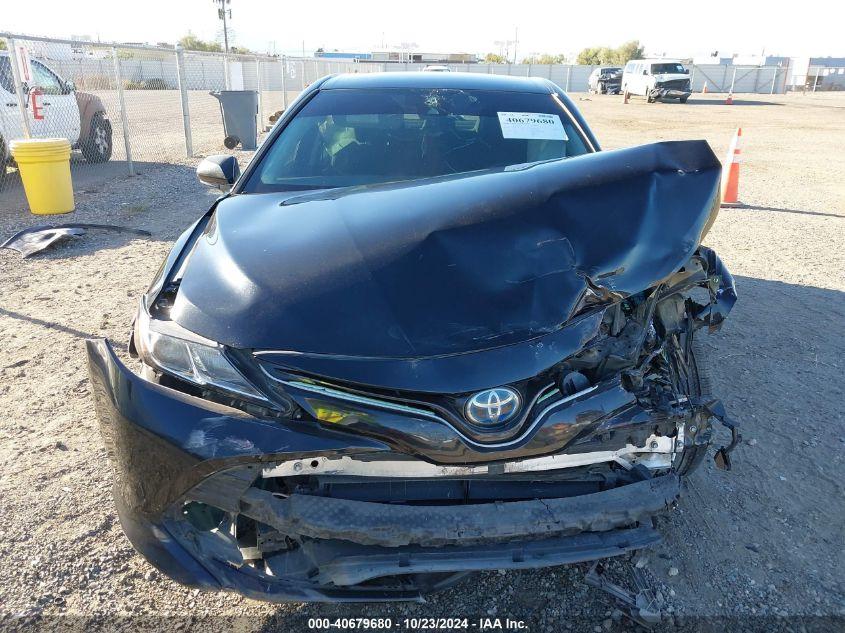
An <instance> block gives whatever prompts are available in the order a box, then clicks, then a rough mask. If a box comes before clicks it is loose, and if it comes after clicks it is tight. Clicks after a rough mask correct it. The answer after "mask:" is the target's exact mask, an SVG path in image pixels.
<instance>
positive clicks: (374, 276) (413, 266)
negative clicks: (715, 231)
mask: <svg viewBox="0 0 845 633" xmlns="http://www.w3.org/2000/svg"><path fill="white" fill-rule="evenodd" d="M720 170H721V167H720V164H719V161H718V160H717V159H716V157H715V156H714V154H713V152H712V150H711V149H710V146H709V145H708V144H707V143H706V142H704V141H682V142H667V143H656V144H652V145H644V146H641V147H634V148H630V149H623V150H617V151H603V152H598V153H595V154H589V155H586V156H581V157H577V158H570V159H565V160H557V161H551V162H546V163H539V164H533V165H530V166H523V167H517V168H514V167H511V168H506V169H502V170H496V171H489V172H475V173H473V174H464V175H460V176H454V177H446V178H438V179H431V180H422V181H413V182H408V183H401V184H393V185H380V186H373V187H363V188H351V189H343V190H330V191H324V192H318V193H316V194H310V195H299V196H296V197H291V195H290V194H260V195H258V194H250V195H235V196H231V197H229V198H227V199H225V200H223V201H221V202H220V203H219V205H218V207H217V209H216V211H215V213H214V215H213V217H212V219H211V221H210V222H209V225H208V226H207V227H206V230H205V231H204V233H203V234H202V235H201V236H200V237H199V238H198V240H197V242H196V244H195V246H194V248H193V252H192V253H191V254H190V257H189V259H188V262H187V265H186V267H185V269H184V272H183V276H182V280H181V285H180V289H179V293H178V295H177V298H176V301H175V304H174V306H173V310H172V312H171V317H172V318H173V319H174V320H176V321H177V322H178V323H179V324H180V325H182V326H184V327H186V328H188V329H189V330H192V331H194V332H196V333H198V334H201V335H202V336H205V337H207V338H210V339H214V340H216V341H219V342H221V343H224V344H226V345H230V346H233V347H238V348H252V349H265V350H285V351H292V352H298V353H304V354H305V355H306V356H307V355H333V356H334V357H338V356H340V357H345V358H349V357H357V358H363V357H367V358H393V359H398V358H402V359H420V358H427V357H438V356H442V355H452V354H464V353H467V352H474V351H480V350H485V349H490V348H494V347H500V346H505V345H511V344H515V343H520V342H524V341H527V340H535V341H536V340H537V339H538V337H542V336H545V335H549V334H552V333H555V332H557V331H559V330H560V329H561V328H562V327H564V326H565V325H566V324H567V323H568V322H570V321H571V320H573V318H574V317H575V316H576V315H578V314H579V313H581V312H582V311H583V310H584V308H585V306H588V305H589V304H590V303H593V302H609V301H612V300H616V299H618V298H620V297H624V296H626V295H629V294H632V293H637V292H640V291H642V290H645V289H647V288H650V287H651V286H653V285H655V284H656V283H658V282H660V281H661V280H662V279H664V278H666V277H667V276H669V275H671V274H672V273H674V272H675V271H677V270H678V269H679V268H680V267H682V266H683V265H684V264H685V263H686V262H687V260H688V259H689V257H690V256H691V255H692V253H693V252H694V250H695V249H696V248H697V246H698V245H699V243H700V241H701V238H702V236H703V234H704V233H705V232H706V230H707V228H709V226H710V224H712V222H713V220H715V214H716V213H717V211H718V197H717V192H718V185H719V178H720ZM575 320H576V321H578V319H575ZM581 336H583V333H582V335H581ZM580 344H583V340H581V341H580ZM541 347H542V345H541Z"/></svg>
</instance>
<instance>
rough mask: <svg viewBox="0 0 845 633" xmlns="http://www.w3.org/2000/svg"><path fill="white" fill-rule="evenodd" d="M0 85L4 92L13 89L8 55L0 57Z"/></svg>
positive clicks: (12, 90) (13, 83)
mask: <svg viewBox="0 0 845 633" xmlns="http://www.w3.org/2000/svg"><path fill="white" fill-rule="evenodd" d="M0 87H2V88H3V90H5V91H6V92H14V91H15V82H14V79H12V65H11V64H10V63H9V58H8V57H0Z"/></svg>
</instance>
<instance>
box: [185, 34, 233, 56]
mask: <svg viewBox="0 0 845 633" xmlns="http://www.w3.org/2000/svg"><path fill="white" fill-rule="evenodd" d="M179 45H180V46H181V47H182V48H184V49H185V50H186V51H205V52H207V53H220V52H222V51H223V47H222V46H220V44H218V43H217V42H206V41H205V40H201V39H200V38H198V37H197V36H196V35H194V34H193V33H191V32H190V31H188V34H187V35H185V36H184V37H182V38H181V39H180V40H179Z"/></svg>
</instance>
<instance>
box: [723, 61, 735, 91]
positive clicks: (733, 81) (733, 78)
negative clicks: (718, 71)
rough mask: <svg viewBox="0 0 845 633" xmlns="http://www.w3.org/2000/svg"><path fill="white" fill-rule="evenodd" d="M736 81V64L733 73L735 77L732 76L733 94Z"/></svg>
mask: <svg viewBox="0 0 845 633" xmlns="http://www.w3.org/2000/svg"><path fill="white" fill-rule="evenodd" d="M725 68H727V66H725ZM734 83H736V66H734V74H733V77H731V89H730V94H733V92H734Z"/></svg>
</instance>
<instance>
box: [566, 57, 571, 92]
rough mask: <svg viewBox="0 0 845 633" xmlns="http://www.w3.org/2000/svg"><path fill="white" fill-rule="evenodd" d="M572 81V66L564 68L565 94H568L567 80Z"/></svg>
mask: <svg viewBox="0 0 845 633" xmlns="http://www.w3.org/2000/svg"><path fill="white" fill-rule="evenodd" d="M570 79H572V64H569V65H568V66H567V67H566V92H569V80H570Z"/></svg>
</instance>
